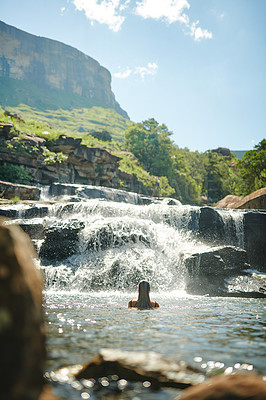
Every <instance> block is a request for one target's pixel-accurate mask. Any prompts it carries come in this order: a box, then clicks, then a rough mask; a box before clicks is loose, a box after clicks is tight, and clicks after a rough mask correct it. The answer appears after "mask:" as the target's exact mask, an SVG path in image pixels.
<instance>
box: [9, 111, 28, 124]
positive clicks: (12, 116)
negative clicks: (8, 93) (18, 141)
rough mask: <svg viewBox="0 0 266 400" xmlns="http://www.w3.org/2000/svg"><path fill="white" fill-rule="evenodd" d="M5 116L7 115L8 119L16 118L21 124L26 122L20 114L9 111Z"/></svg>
mask: <svg viewBox="0 0 266 400" xmlns="http://www.w3.org/2000/svg"><path fill="white" fill-rule="evenodd" d="M4 114H5V115H7V116H8V117H11V118H15V119H17V120H19V121H21V122H24V120H23V118H22V117H21V115H20V114H17V113H14V112H11V111H8V110H5V113H4Z"/></svg>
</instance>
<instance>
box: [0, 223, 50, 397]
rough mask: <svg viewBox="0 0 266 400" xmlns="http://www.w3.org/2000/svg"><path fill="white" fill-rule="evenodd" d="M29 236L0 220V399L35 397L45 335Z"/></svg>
mask: <svg viewBox="0 0 266 400" xmlns="http://www.w3.org/2000/svg"><path fill="white" fill-rule="evenodd" d="M33 255H34V252H33V247H32V244H31V242H30V240H29V238H28V236H27V235H26V234H25V233H24V232H23V231H22V230H21V229H20V228H19V227H18V226H15V225H5V224H4V221H3V219H1V220H0V327H1V329H0V354H1V357H0V369H1V373H0V398H1V399H3V400H4V399H8V400H18V399H27V400H37V399H38V396H39V394H40V392H41V390H42V385H43V372H44V364H45V334H44V320H43V311H42V279H41V276H40V273H39V271H38V270H37V269H36V267H35V265H34V262H33Z"/></svg>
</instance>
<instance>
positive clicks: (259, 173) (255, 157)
mask: <svg viewBox="0 0 266 400" xmlns="http://www.w3.org/2000/svg"><path fill="white" fill-rule="evenodd" d="M238 170H239V175H240V178H241V180H240V182H239V183H238V186H237V188H236V191H237V193H240V194H241V195H247V194H249V193H250V192H253V191H255V190H258V189H261V188H262V187H265V186H266V139H263V140H262V141H261V142H260V143H259V144H258V145H256V146H255V148H254V150H250V151H247V152H246V153H245V155H244V157H243V158H242V160H240V161H239V162H238Z"/></svg>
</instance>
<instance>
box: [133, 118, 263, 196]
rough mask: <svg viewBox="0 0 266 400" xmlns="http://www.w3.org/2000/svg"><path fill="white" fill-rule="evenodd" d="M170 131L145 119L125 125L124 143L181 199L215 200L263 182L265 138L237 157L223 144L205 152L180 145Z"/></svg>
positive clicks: (150, 171)
mask: <svg viewBox="0 0 266 400" xmlns="http://www.w3.org/2000/svg"><path fill="white" fill-rule="evenodd" d="M171 134H172V133H171V132H169V131H168V129H167V127H166V126H165V125H164V124H163V125H159V124H158V122H157V121H155V120H154V119H149V120H147V121H143V122H142V123H138V124H133V125H131V126H129V127H128V128H127V129H126V133H125V147H126V149H127V150H128V151H131V152H132V153H133V154H134V155H135V156H136V157H137V159H138V160H139V162H140V164H141V165H142V166H143V167H144V168H145V169H146V170H147V171H148V172H149V173H151V174H152V175H157V176H159V177H160V178H164V179H165V182H167V184H169V185H170V189H172V191H173V193H172V195H173V197H175V198H177V199H179V200H180V201H181V202H182V203H189V204H201V203H202V202H203V201H206V202H207V203H208V204H215V203H216V202H217V201H218V200H220V199H222V198H223V197H224V196H226V195H228V194H235V195H240V196H245V195H246V194H248V193H251V192H252V191H253V190H257V189H260V188H262V187H264V186H265V185H266V140H265V139H264V140H262V142H260V143H259V145H257V146H255V150H251V151H248V152H246V153H245V156H244V158H243V159H242V160H237V158H236V156H235V155H234V154H233V153H231V152H230V151H229V150H228V149H223V148H218V149H216V150H209V151H207V152H205V153H198V152H191V151H189V150H188V149H180V148H179V147H178V146H176V145H175V144H173V142H172V141H171V139H170V136H171ZM167 192H168V193H169V189H168V190H167ZM168 195H169V194H168Z"/></svg>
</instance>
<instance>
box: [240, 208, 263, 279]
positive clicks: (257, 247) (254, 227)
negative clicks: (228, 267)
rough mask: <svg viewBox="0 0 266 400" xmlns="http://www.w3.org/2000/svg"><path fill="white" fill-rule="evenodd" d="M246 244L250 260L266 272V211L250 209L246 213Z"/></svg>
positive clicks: (253, 264)
mask: <svg viewBox="0 0 266 400" xmlns="http://www.w3.org/2000/svg"><path fill="white" fill-rule="evenodd" d="M244 245H245V250H246V251H247V254H248V262H249V263H250V264H251V265H252V266H253V267H254V268H257V269H258V270H259V271H261V272H266V213H264V212H259V211H249V212H246V213H245V214H244Z"/></svg>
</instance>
